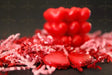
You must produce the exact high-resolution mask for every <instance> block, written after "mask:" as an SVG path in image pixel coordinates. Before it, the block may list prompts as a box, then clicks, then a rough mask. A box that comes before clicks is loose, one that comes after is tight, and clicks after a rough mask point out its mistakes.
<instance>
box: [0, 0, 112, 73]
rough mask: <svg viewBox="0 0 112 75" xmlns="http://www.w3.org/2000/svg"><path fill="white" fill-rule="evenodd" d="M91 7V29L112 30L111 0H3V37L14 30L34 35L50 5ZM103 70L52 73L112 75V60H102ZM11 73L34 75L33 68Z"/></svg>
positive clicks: (0, 31) (0, 34) (0, 7)
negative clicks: (108, 61)
mask: <svg viewBox="0 0 112 75" xmlns="http://www.w3.org/2000/svg"><path fill="white" fill-rule="evenodd" d="M60 6H63V7H66V8H70V7H72V6H77V7H88V8H90V9H91V11H92V15H91V17H90V19H89V20H88V21H89V22H91V23H92V30H91V32H94V31H96V30H102V32H110V31H111V30H112V0H0V39H1V38H4V37H8V36H9V35H11V34H15V33H18V32H19V33H21V36H32V35H33V33H34V30H35V29H37V28H38V29H42V28H43V24H44V23H45V20H44V18H43V12H44V11H45V10H46V9H47V8H50V7H52V8H57V7H60ZM99 65H100V66H101V67H102V70H101V71H99V70H94V69H86V68H85V69H84V72H82V73H80V72H78V71H77V70H76V69H67V70H56V71H55V72H54V73H53V75H112V63H108V64H107V63H105V64H99ZM9 75H32V73H31V71H28V70H27V71H13V72H9Z"/></svg>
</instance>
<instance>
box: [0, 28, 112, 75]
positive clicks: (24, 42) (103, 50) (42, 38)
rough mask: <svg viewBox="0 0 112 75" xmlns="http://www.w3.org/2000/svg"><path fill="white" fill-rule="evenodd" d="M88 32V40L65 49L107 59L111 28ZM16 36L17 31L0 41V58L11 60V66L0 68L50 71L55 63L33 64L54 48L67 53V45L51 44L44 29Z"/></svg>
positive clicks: (110, 51) (37, 72)
mask: <svg viewBox="0 0 112 75" xmlns="http://www.w3.org/2000/svg"><path fill="white" fill-rule="evenodd" d="M88 35H89V36H90V38H91V39H90V40H88V41H87V42H85V43H84V44H82V45H81V46H80V47H76V48H74V47H72V46H71V47H70V48H69V50H71V51H72V50H73V51H75V52H85V53H86V54H90V55H91V56H94V58H93V63H94V62H104V60H105V59H107V62H109V61H111V62H112V32H109V33H104V34H102V35H101V31H96V32H94V33H90V34H88ZM19 36H20V33H17V34H15V35H14V34H13V35H10V36H9V37H8V38H6V39H5V40H1V41H0V59H3V57H5V59H4V62H5V63H9V64H10V63H13V65H12V66H8V67H4V66H1V65H0V71H2V72H7V71H14V70H26V69H32V72H33V74H34V75H40V74H52V73H53V72H54V71H55V70H56V68H55V67H50V66H48V65H45V64H43V65H42V66H40V68H37V65H36V64H38V63H42V57H43V55H45V54H49V53H51V52H55V51H57V50H58V51H63V52H64V53H65V54H66V55H68V48H67V47H65V46H64V45H63V44H54V43H53V42H54V41H55V39H54V37H53V36H51V35H49V34H47V33H46V32H45V30H41V31H40V32H37V33H36V34H34V35H33V36H32V37H22V38H20V37H19ZM0 62H1V61H0ZM5 65H6V64H5ZM10 65H11V64H10ZM16 65H18V66H16Z"/></svg>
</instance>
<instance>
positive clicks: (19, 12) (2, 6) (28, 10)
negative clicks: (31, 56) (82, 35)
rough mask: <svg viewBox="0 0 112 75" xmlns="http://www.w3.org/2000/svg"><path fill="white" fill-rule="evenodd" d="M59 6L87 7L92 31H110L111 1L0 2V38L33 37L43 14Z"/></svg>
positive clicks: (10, 0) (111, 20)
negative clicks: (13, 36) (89, 10)
mask: <svg viewBox="0 0 112 75" xmlns="http://www.w3.org/2000/svg"><path fill="white" fill-rule="evenodd" d="M60 6H63V7H66V8H70V7H72V6H77V7H88V8H89V9H91V11H92V15H91V17H90V19H89V20H88V21H90V22H91V23H92V30H91V32H94V31H95V30H102V31H103V32H109V31H111V30H112V0H0V37H4V36H6V37H7V36H9V35H11V34H15V33H18V32H19V33H21V34H22V36H29V35H33V32H34V30H35V29H37V28H39V29H42V28H43V24H44V23H45V20H44V18H43V12H44V11H45V10H46V9H48V8H51V7H52V8H58V7H60Z"/></svg>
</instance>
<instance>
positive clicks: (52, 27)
mask: <svg viewBox="0 0 112 75" xmlns="http://www.w3.org/2000/svg"><path fill="white" fill-rule="evenodd" d="M67 28H68V27H67V25H66V23H64V22H60V23H49V22H46V23H45V24H44V29H45V30H46V31H47V32H48V33H50V34H52V35H55V36H62V35H64V34H65V33H66V32H67Z"/></svg>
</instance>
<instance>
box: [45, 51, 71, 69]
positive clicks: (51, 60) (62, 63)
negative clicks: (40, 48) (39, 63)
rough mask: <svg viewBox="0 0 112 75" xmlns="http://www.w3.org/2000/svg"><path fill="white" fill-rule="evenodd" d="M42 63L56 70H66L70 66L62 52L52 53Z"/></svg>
mask: <svg viewBox="0 0 112 75" xmlns="http://www.w3.org/2000/svg"><path fill="white" fill-rule="evenodd" d="M43 62H44V63H45V64H47V65H50V66H54V67H56V68H66V67H68V66H69V65H70V63H69V60H68V58H67V56H66V55H65V54H64V53H63V52H59V51H57V52H52V53H50V54H48V55H46V56H44V58H43Z"/></svg>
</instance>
